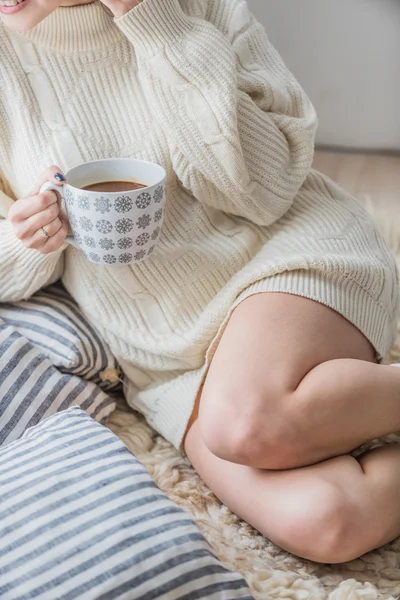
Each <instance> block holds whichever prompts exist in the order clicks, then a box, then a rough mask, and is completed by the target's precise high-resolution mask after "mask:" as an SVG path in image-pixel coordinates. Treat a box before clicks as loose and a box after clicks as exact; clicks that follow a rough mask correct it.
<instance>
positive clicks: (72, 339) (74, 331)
mask: <svg viewBox="0 0 400 600" xmlns="http://www.w3.org/2000/svg"><path fill="white" fill-rule="evenodd" d="M116 366H117V365H116V361H115V359H114V358H113V357H112V355H111V353H110V351H109V350H108V348H107V347H106V346H105V344H103V343H102V342H101V340H100V338H99V336H98V334H97V333H96V332H95V331H94V330H93V329H92V328H91V327H90V325H89V324H88V323H87V321H86V320H85V318H84V317H83V315H82V314H81V313H80V311H79V309H78V308H77V306H76V305H75V303H74V302H73V301H72V300H71V298H70V296H69V295H68V294H67V293H66V292H65V290H63V289H62V288H60V287H56V286H53V287H52V288H48V289H47V290H45V291H43V292H40V293H39V294H37V295H36V296H35V297H33V298H32V299H31V300H29V301H24V302H19V303H16V304H12V305H7V304H3V305H0V446H1V445H3V444H8V443H10V442H12V441H14V440H16V439H18V438H19V437H20V436H21V435H22V434H23V433H24V431H25V430H26V429H27V428H28V427H32V426H33V425H36V424H37V423H39V422H40V421H41V419H43V418H45V417H48V416H50V415H52V414H53V413H55V412H57V411H60V410H64V409H66V408H69V407H70V406H74V405H77V406H80V407H81V408H82V409H83V410H85V411H86V412H87V413H88V414H89V415H90V416H92V417H93V418H95V419H96V420H99V421H101V422H103V421H105V420H106V419H107V417H108V416H109V414H110V413H111V412H112V411H113V410H114V408H115V399H113V398H112V397H111V396H110V395H109V393H106V392H111V391H115V390H116V389H117V388H118V387H119V384H115V383H112V384H110V383H109V382H107V381H104V379H102V376H101V373H103V372H104V371H106V370H107V369H115V368H116ZM102 388H103V389H102ZM103 390H104V391H103ZM0 597H1V596H0Z"/></svg>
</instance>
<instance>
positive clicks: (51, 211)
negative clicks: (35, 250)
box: [13, 194, 60, 240]
mask: <svg viewBox="0 0 400 600" xmlns="http://www.w3.org/2000/svg"><path fill="white" fill-rule="evenodd" d="M52 196H53V197H55V194H52ZM59 214H60V207H59V204H58V202H53V204H51V205H50V206H48V207H47V208H45V209H43V210H41V211H40V212H37V213H35V214H34V215H32V216H31V217H29V218H27V219H25V220H23V221H17V222H13V225H14V232H15V235H16V236H17V238H19V239H20V240H24V239H28V238H30V237H31V236H32V235H34V234H35V232H36V231H38V230H39V229H41V228H42V227H45V226H46V225H49V224H50V223H51V222H52V221H54V219H56V218H57V217H58V215H59Z"/></svg>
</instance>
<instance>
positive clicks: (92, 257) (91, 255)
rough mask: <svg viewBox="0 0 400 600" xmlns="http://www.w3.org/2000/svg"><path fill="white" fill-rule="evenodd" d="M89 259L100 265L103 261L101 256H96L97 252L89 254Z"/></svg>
mask: <svg viewBox="0 0 400 600" xmlns="http://www.w3.org/2000/svg"><path fill="white" fill-rule="evenodd" d="M88 257H89V258H90V260H92V261H93V262H96V263H99V262H100V260H101V258H100V256H99V255H98V254H96V252H89V255H88Z"/></svg>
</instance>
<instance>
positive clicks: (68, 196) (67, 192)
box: [64, 188, 74, 206]
mask: <svg viewBox="0 0 400 600" xmlns="http://www.w3.org/2000/svg"><path fill="white" fill-rule="evenodd" d="M64 200H65V202H66V203H67V204H69V205H70V206H72V205H73V204H74V195H73V193H72V192H71V190H70V189H68V188H64Z"/></svg>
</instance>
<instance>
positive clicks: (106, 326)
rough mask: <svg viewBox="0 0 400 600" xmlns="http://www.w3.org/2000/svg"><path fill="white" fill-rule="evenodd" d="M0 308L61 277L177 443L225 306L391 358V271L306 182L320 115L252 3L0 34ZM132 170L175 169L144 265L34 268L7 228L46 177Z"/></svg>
mask: <svg viewBox="0 0 400 600" xmlns="http://www.w3.org/2000/svg"><path fill="white" fill-rule="evenodd" d="M0 43H1V47H2V54H3V56H4V57H6V60H2V61H1V62H0V103H1V113H0V114H1V117H0V134H1V138H0V140H1V142H0V165H1V173H0V184H1V187H2V190H3V191H2V193H1V194H0V216H2V217H4V220H3V221H0V236H1V238H0V239H1V243H0V275H1V286H0V300H1V301H12V300H19V299H21V298H26V297H29V296H30V295H31V294H33V293H34V292H35V291H36V290H37V289H39V288H41V287H43V286H44V285H47V284H48V283H49V282H51V281H53V280H54V279H55V278H57V277H58V276H60V275H61V274H62V278H63V281H64V284H65V285H66V287H67V289H68V290H69V291H70V293H71V294H72V295H73V296H74V297H75V299H76V300H77V301H78V302H79V304H80V306H81V307H82V309H83V310H84V312H85V314H86V316H87V317H88V319H89V320H90V321H91V322H92V323H93V325H94V326H95V327H97V329H98V330H99V332H100V333H101V334H102V335H103V336H104V338H105V340H106V341H107V342H108V344H109V345H110V347H111V349H112V351H113V352H114V354H115V355H116V357H117V358H118V359H119V361H120V362H121V364H122V367H123V369H124V371H125V375H126V381H127V385H126V396H127V400H128V402H129V403H130V404H131V405H132V406H133V407H135V408H137V409H138V410H140V411H142V412H143V413H144V414H145V416H146V417H147V419H148V421H149V422H150V424H151V425H153V426H154V427H155V428H156V429H157V430H158V431H159V432H161V433H162V434H163V435H164V436H165V437H166V438H167V439H168V440H170V441H172V442H173V443H174V444H175V445H176V446H179V445H180V444H181V441H182V437H183V435H184V432H185V429H186V426H187V422H188V419H189V417H190V414H191V411H192V408H193V404H194V400H195V397H196V394H197V392H198V389H199V387H200V385H201V383H202V381H203V379H204V376H205V374H206V372H207V367H208V365H209V362H210V360H211V357H212V355H213V352H214V351H215V348H216V345H217V343H218V340H219V339H220V336H221V334H222V332H223V330H224V327H225V325H226V322H227V319H228V318H229V315H230V313H231V312H232V310H233V309H234V307H235V306H236V305H237V304H238V303H239V302H241V301H242V300H244V299H245V298H246V297H248V296H249V295H251V294H255V293H260V292H268V291H275V292H287V293H293V294H298V295H302V296H305V297H308V298H312V299H314V300H316V301H319V302H322V303H324V304H326V305H327V306H330V307H332V308H333V309H335V310H337V311H338V312H340V313H341V314H343V315H344V316H345V317H346V318H347V319H349V321H351V322H352V323H354V324H355V325H356V326H357V327H358V328H359V329H360V330H361V331H363V333H364V334H365V335H366V336H367V337H368V339H369V340H370V341H371V343H372V344H373V345H374V347H375V348H376V352H377V355H378V356H379V357H381V356H383V355H384V354H385V353H386V351H387V350H388V349H389V347H390V345H391V343H392V340H393V336H394V331H395V320H396V313H397V309H398V276H397V272H396V267H395V263H394V261H393V258H392V256H391V255H390V253H389V251H388V250H387V248H386V246H385V244H384V242H383V240H382V238H381V236H380V235H379V233H378V232H377V230H376V228H375V227H374V225H373V224H372V223H371V221H370V220H369V218H368V217H367V215H366V213H365V212H364V210H363V209H362V208H361V207H360V206H359V205H358V204H357V203H356V202H355V201H354V200H353V199H352V198H350V197H349V196H348V195H347V194H345V193H344V192H343V191H342V190H340V189H339V188H338V187H337V186H335V185H334V184H333V183H332V182H331V181H330V180H328V179H326V178H325V177H323V176H322V175H320V174H319V173H316V172H314V171H312V170H310V169H311V164H312V158H313V140H314V133H315V128H316V117H315V113H314V110H313V107H312V106H311V104H310V102H309V100H308V98H307V97H306V95H305V94H304V92H303V90H302V89H301V87H300V86H299V85H298V83H297V82H296V81H295V79H294V78H293V76H292V75H291V74H290V73H289V72H288V70H287V69H286V68H285V66H284V65H283V63H282V61H281V59H280V58H279V56H278V55H277V53H276V51H275V50H274V49H273V48H272V46H271V44H270V43H269V42H268V40H267V37H266V35H265V32H264V29H263V28H262V27H261V25H260V24H259V23H257V21H256V20H255V19H254V17H253V16H252V15H251V13H250V12H249V10H248V7H247V4H246V2H245V1H244V0H204V1H202V2H200V1H198V0H180V1H178V0H144V1H143V2H142V3H141V4H140V5H139V6H138V7H136V8H134V9H133V10H131V11H130V12H129V13H128V14H126V15H125V16H123V17H121V18H119V19H113V17H112V15H111V14H110V13H109V11H108V10H106V9H104V7H103V6H102V5H101V4H100V3H97V2H95V3H93V4H90V5H85V6H80V7H75V8H59V9H57V10H56V11H55V12H54V13H52V14H51V15H50V16H49V17H48V18H47V19H46V20H45V21H43V22H42V23H40V24H39V25H38V26H37V27H36V28H35V29H33V30H32V31H30V32H27V33H15V32H11V31H8V30H7V29H6V28H5V27H4V26H3V25H0ZM105 157H133V158H139V159H145V160H151V161H155V162H158V163H160V164H162V165H163V166H164V168H165V169H166V171H167V185H168V198H167V214H166V219H165V225H164V227H163V231H162V236H161V240H160V242H159V244H158V245H157V247H156V250H155V251H154V253H153V254H152V256H151V258H148V259H147V260H146V261H144V262H143V263H140V264H136V265H133V266H119V267H106V266H96V265H93V264H92V263H90V262H88V261H86V260H85V259H84V258H83V256H82V254H81V253H80V252H78V251H77V250H76V249H74V248H72V247H68V248H67V249H65V247H63V248H62V249H61V250H60V251H59V252H58V253H55V254H53V255H50V256H42V255H40V254H38V253H36V252H35V251H32V250H28V249H26V248H25V247H24V246H23V245H22V244H21V243H20V242H19V241H18V240H17V239H16V238H15V236H14V235H13V232H12V228H11V226H10V223H9V222H8V221H7V220H6V216H7V211H8V209H9V207H10V206H11V203H12V201H13V200H12V199H13V198H16V197H19V196H21V195H23V194H25V193H27V191H28V190H29V189H30V187H31V186H32V182H33V181H35V180H36V179H37V176H38V175H39V174H40V173H41V172H42V171H43V170H44V169H45V168H46V167H48V166H49V165H50V164H53V163H55V164H58V165H60V167H61V168H62V169H64V170H68V169H69V168H71V167H73V166H75V165H77V164H79V163H81V162H84V161H89V160H95V159H98V158H105Z"/></svg>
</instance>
